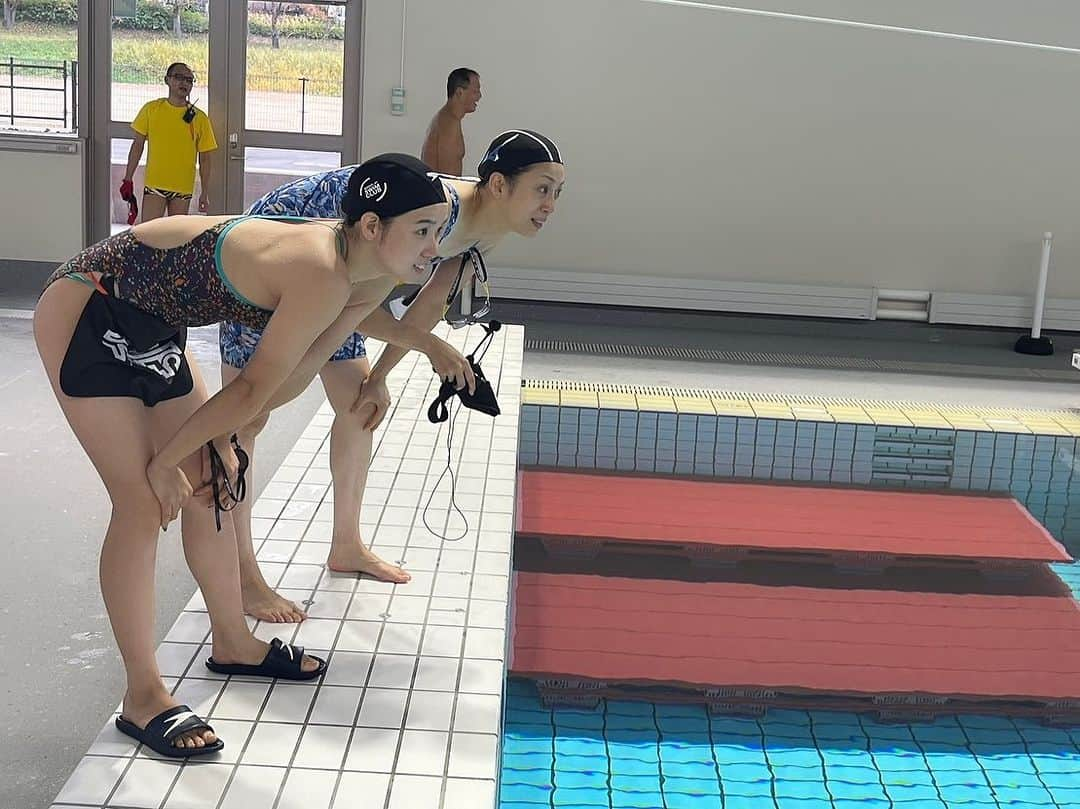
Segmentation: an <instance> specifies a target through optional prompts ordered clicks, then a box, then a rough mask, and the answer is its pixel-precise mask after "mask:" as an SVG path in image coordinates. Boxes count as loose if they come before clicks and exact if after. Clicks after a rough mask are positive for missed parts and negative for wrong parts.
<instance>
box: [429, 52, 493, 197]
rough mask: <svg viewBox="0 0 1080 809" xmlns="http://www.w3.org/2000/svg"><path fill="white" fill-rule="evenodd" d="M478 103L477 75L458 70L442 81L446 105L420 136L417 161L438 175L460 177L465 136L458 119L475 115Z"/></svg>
mask: <svg viewBox="0 0 1080 809" xmlns="http://www.w3.org/2000/svg"><path fill="white" fill-rule="evenodd" d="M479 102H480V74H479V73H477V72H476V71H475V70H472V69H470V68H467V67H459V68H457V69H456V70H453V71H451V72H450V75H449V76H447V77H446V103H445V104H444V105H443V106H442V108H441V109H440V110H439V111H438V112H437V113H435V117H434V118H432V119H431V124H430V126H428V131H427V135H426V136H424V148H423V150H422V151H421V152H420V156H421V159H422V160H423V161H424V162H425V163H427V164H428V165H429V166H431V167H432V168H433V169H435V171H437V172H439V173H441V174H451V175H453V176H455V177H459V176H461V166H462V163H463V162H464V160H465V136H464V135H463V134H462V133H461V119H462V118H464V117H465V116H466V115H468V114H469V113H470V112H476V105H477V104H478V103H479Z"/></svg>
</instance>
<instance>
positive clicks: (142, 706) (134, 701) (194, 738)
mask: <svg viewBox="0 0 1080 809" xmlns="http://www.w3.org/2000/svg"><path fill="white" fill-rule="evenodd" d="M179 704H180V703H179V702H177V701H176V700H175V699H173V696H172V694H170V693H169V692H168V691H166V690H165V689H164V688H162V689H161V690H160V691H157V692H155V693H154V694H153V695H151V696H146V697H142V698H136V697H135V696H134V695H133V694H132V693H131V692H130V691H129V692H128V693H127V694H125V695H124V706H123V709H122V710H121V713H120V716H121V717H123V718H124V719H126V720H127V721H128V722H131V724H133V725H135V726H136V727H137V728H140V729H142V730H145V729H146V726H147V725H148V724H149V723H150V720H151V719H153V718H154V717H155V716H157V715H158V714H160V713H162V712H163V711H167V710H168V709H169V708H175V707H176V706H177V705H179ZM216 741H217V736H216V735H215V734H214V732H213V731H210V730H200V731H192V732H191V733H184V734H182V735H180V736H177V737H176V739H174V740H173V747H185V748H189V749H191V748H196V747H206V745H208V744H213V743H214V742H216Z"/></svg>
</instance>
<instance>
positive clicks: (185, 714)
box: [34, 155, 473, 757]
mask: <svg viewBox="0 0 1080 809" xmlns="http://www.w3.org/2000/svg"><path fill="white" fill-rule="evenodd" d="M372 191H374V193H365V192H372ZM447 209H448V206H447V204H446V197H445V192H444V191H443V190H442V186H441V184H439V183H437V182H433V181H432V180H431V178H430V177H429V176H428V173H427V167H426V166H424V164H422V163H421V162H420V161H419V160H416V159H415V158H411V157H408V156H406V155H383V156H381V157H380V158H376V159H374V160H371V161H368V162H367V163H365V164H364V165H363V166H362V167H361V170H358V171H357V173H356V174H355V175H353V177H351V178H350V181H349V184H348V186H347V189H346V192H345V196H344V204H343V210H344V214H345V215H344V219H343V220H338V221H336V222H325V221H318V220H300V221H293V222H281V221H271V220H269V219H265V218H259V217H246V216H242V217H203V216H171V217H168V218H167V219H158V220H155V221H153V222H148V223H145V224H142V225H139V226H137V227H135V228H133V229H132V230H130V231H126V232H124V233H120V234H117V235H116V236H112V237H110V238H108V239H105V240H104V241H102V242H100V243H98V244H96V245H93V246H92V247H89V248H87V249H86V250H84V251H82V252H81V253H80V254H79V255H77V256H75V257H74V258H73V259H71V260H70V261H68V262H66V263H64V264H63V265H62V266H61V267H60V268H59V269H58V270H57V271H56V272H55V273H54V274H53V277H52V278H51V279H50V281H49V284H48V286H47V287H46V289H45V291H44V292H43V293H42V296H41V299H40V300H39V301H38V305H37V308H36V310H35V313H34V338H35V341H36V343H37V348H38V352H39V354H40V356H41V359H42V363H43V364H44V366H45V371H46V373H47V375H48V377H49V382H50V383H51V385H52V387H53V391H54V393H55V394H56V398H57V400H58V402H59V404H60V407H61V409H62V410H63V412H64V415H65V416H66V417H67V420H68V422H69V424H70V425H71V427H72V430H73V431H74V432H75V435H76V436H77V438H78V439H79V441H80V442H81V444H82V446H83V448H84V449H85V450H86V453H87V455H88V456H89V457H90V460H91V461H92V462H93V464H94V466H95V468H96V469H97V471H98V473H99V474H100V475H101V479H102V482H103V483H104V484H105V487H106V489H107V490H108V493H109V497H110V499H111V501H112V516H111V520H110V522H109V529H108V533H107V534H106V536H105V541H104V544H103V546H102V550H101V562H100V573H101V588H102V595H103V596H104V599H105V604H106V607H107V609H108V612H109V619H110V621H111V623H112V627H113V632H114V634H115V636H116V640H117V645H118V646H119V648H120V653H121V655H122V657H123V660H124V667H125V670H126V674H127V690H126V692H125V694H124V700H123V708H122V713H121V715H120V716H119V717H118V718H117V726H118V727H119V728H120V730H121V731H123V732H124V733H127V734H128V735H130V736H132V737H134V738H135V739H137V740H138V741H140V742H142V743H144V744H146V745H148V746H149V747H151V748H152V749H153V750H155V751H156V752H158V753H160V754H162V755H166V756H178V757H186V756H192V755H203V754H206V753H213V752H216V751H217V750H220V749H221V747H222V743H221V741H220V740H219V739H217V738H216V736H215V735H214V733H213V731H212V729H211V728H210V726H209V725H208V724H207V723H206V722H205V721H203V720H202V719H200V718H199V717H197V716H196V715H195V714H194V713H193V712H192V711H191V710H190V709H188V708H187V707H186V706H182V705H178V704H177V702H176V700H175V699H174V698H173V696H172V694H170V692H169V690H168V688H167V687H166V686H165V684H164V683H163V682H162V680H161V674H160V671H159V670H158V665H157V662H156V660H155V654H154V567H155V555H156V548H157V535H158V532H159V530H162V529H164V528H166V527H167V526H168V525H169V523H170V522H172V521H173V520H174V519H176V517H177V516H178V515H179V514H181V513H182V514H183V519H182V526H181V527H182V535H183V542H184V551H185V555H186V557H187V560H188V565H189V567H190V568H191V571H192V573H193V574H194V576H195V579H196V581H197V582H198V584H199V588H200V589H201V591H202V594H203V597H204V599H205V602H206V606H207V610H208V611H209V614H210V625H211V629H212V634H213V654H212V657H211V658H210V659H208V660H207V661H206V666H207V667H208V668H210V669H211V670H213V671H215V672H219V673H223V674H244V675H249V676H268V677H277V678H284V679H294V680H305V679H312V678H314V677H318V676H320V675H321V674H322V673H323V671H325V669H326V663H325V661H322V660H320V659H318V658H316V657H313V656H309V655H304V654H303V650H302V649H300V648H298V647H293V646H291V645H289V644H286V643H282V642H281V641H279V640H276V639H275V641H274V642H273V643H271V644H266V643H264V642H263V641H261V640H259V639H258V638H256V637H255V636H254V635H252V633H251V630H250V629H249V628H248V626H247V623H246V622H245V620H244V616H243V611H242V605H241V596H240V574H239V569H238V565H237V556H236V550H235V546H234V543H235V539H234V538H233V536H232V535H231V533H230V532H231V521H230V520H228V519H226V520H224V522H223V523H222V525H221V526H220V527H224V528H225V529H227V530H226V531H225V533H224V534H223V535H221V536H219V535H217V532H216V531H215V517H216V516H217V517H220V514H219V513H218V511H217V509H219V508H221V509H227V508H228V507H229V506H230V505H231V504H232V503H234V502H235V501H237V500H240V499H242V498H243V487H242V485H241V481H242V474H243V473H242V469H243V467H242V465H241V462H240V459H239V458H238V453H235V452H234V446H235V445H233V444H231V442H230V440H229V436H230V435H231V434H232V433H234V432H235V431H236V429H237V428H239V427H241V426H242V425H244V424H246V423H248V422H250V421H251V420H252V419H253V418H255V417H257V416H258V415H259V414H260V413H263V412H267V411H269V409H270V408H272V407H276V406H278V405H279V404H282V403H284V402H286V401H288V400H289V399H291V398H293V397H294V396H296V395H297V394H298V393H299V392H301V391H303V390H304V389H305V388H306V387H307V385H308V384H309V383H310V381H311V379H312V378H313V377H314V375H315V374H316V373H317V372H318V369H319V368H321V367H322V365H323V364H324V363H325V362H326V361H327V358H328V357H329V356H330V355H331V354H332V353H333V352H334V350H335V349H336V348H337V346H339V345H341V342H342V340H343V339H345V337H346V336H347V335H349V334H350V333H352V331H353V330H354V329H356V328H357V327H358V326H362V327H363V328H365V329H368V330H369V331H372V333H376V334H378V333H380V332H381V333H382V334H381V335H380V336H382V335H383V334H384V335H385V337H384V338H383V339H392V340H395V341H400V342H402V343H409V342H413V343H414V344H416V345H418V346H419V347H421V350H424V351H425V352H426V353H428V356H429V357H431V358H432V361H433V363H434V364H436V365H437V366H442V368H441V369H440V372H441V373H445V374H448V375H452V376H455V377H457V379H458V382H459V384H466V382H467V383H468V384H469V385H470V386H472V384H473V381H469V378H470V376H471V370H467V369H468V364H467V362H466V361H465V358H464V357H462V356H461V354H460V352H458V351H456V350H455V349H453V348H452V347H451V346H449V345H448V344H446V343H445V342H442V341H439V340H437V339H436V338H433V337H432V335H430V334H429V333H428V331H427V330H424V331H421V330H418V329H414V328H413V329H411V328H410V327H409V326H408V325H406V324H398V323H397V322H396V321H394V319H393V317H391V316H390V315H388V314H386V313H385V312H382V310H381V309H379V304H380V303H381V302H382V301H383V300H384V299H385V297H386V295H387V294H388V293H389V292H390V290H392V289H393V288H394V287H395V286H397V285H398V284H399V283H401V282H403V281H409V280H412V279H418V278H422V277H423V274H426V263H427V261H428V260H429V259H430V258H431V257H433V256H434V255H435V254H436V241H435V239H436V235H437V231H438V227H439V225H440V224H441V223H442V222H443V221H444V220H445V219H446V215H447ZM226 318H230V319H236V320H239V321H240V322H243V323H246V324H248V325H249V326H253V327H258V328H265V337H264V339H263V341H262V344H261V345H260V346H259V350H258V351H257V352H256V353H255V355H254V356H253V357H252V358H251V361H250V362H249V363H248V365H247V367H246V368H245V370H244V372H243V373H242V374H240V375H239V377H238V378H237V379H236V380H235V381H233V382H232V383H231V384H229V385H227V386H225V387H224V388H223V389H222V390H221V391H220V392H219V393H218V394H216V395H215V396H214V397H212V398H209V397H208V396H207V392H206V389H205V386H204V385H203V383H202V380H201V378H200V376H199V373H198V368H197V367H196V366H195V363H194V361H193V360H192V358H191V356H190V355H188V354H187V353H186V352H185V349H184V343H185V338H186V328H187V327H189V326H199V325H207V324H210V323H216V322H220V321H221V320H224V319H226ZM240 455H241V457H242V454H240ZM211 495H212V496H211ZM223 498H224V500H225V502H223ZM212 505H213V506H214V508H213V509H212V508H211V506H212Z"/></svg>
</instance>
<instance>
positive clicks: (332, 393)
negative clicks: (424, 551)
mask: <svg viewBox="0 0 1080 809" xmlns="http://www.w3.org/2000/svg"><path fill="white" fill-rule="evenodd" d="M370 373H371V364H370V363H369V362H368V360H367V359H366V358H363V359H355V360H339V361H337V362H328V363H327V364H326V365H325V366H323V369H322V371H320V372H319V376H320V377H322V383H323V388H324V389H325V390H326V397H327V398H328V399H329V400H330V405H331V407H333V408H334V424H333V426H332V427H331V428H330V473H331V475H332V476H333V482H334V529H333V535H332V537H333V538H332V544H331V546H330V556H329V558H328V559H327V565H328V566H329V567H330V569H331V570H336V571H341V572H349V573H353V572H356V573H364V574H366V575H368V576H372V577H374V578H376V579H380V580H382V581H392V582H396V583H398V584H404V583H405V582H408V581H409V580H410V579H411V578H412V577H411V576H410V575H409V574H408V573H406V572H405V571H404V570H403V569H402V568H400V567H398V566H397V565H393V564H390V563H389V562H386V561H383V560H382V559H380V558H379V557H378V556H376V555H375V554H374V553H372V552H371V551H370V550H369V549H368V548H367V546H365V545H364V540H363V539H362V538H361V536H360V508H361V506H362V505H363V500H364V487H365V486H366V485H367V475H368V467H369V466H370V464H371V443H372V435H371V431H370V430H365V429H364V421H365V420H366V419H367V417H368V416H369V415H370V414H369V413H351V412H349V409H350V408H351V407H352V404H353V402H355V401H356V397H357V396H358V395H359V394H360V388H361V386H362V385H363V382H364V380H365V379H367V378H368V375H369V374H370Z"/></svg>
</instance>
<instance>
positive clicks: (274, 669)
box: [206, 638, 326, 680]
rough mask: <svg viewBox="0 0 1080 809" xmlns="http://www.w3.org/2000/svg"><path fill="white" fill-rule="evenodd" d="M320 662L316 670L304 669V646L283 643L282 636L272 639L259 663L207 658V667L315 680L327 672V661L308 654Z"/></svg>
mask: <svg viewBox="0 0 1080 809" xmlns="http://www.w3.org/2000/svg"><path fill="white" fill-rule="evenodd" d="M308 657H311V658H314V659H315V660H317V661H318V662H319V667H318V668H316V669H315V670H314V671H304V670H303V669H302V668H301V667H300V666H301V664H302V662H303V660H304V647H303V646H293V645H292V644H290V643H283V642H282V641H281V639H280V638H274V639H273V640H272V641H270V651H268V652H267V653H266V657H264V658H263V662H262V663H259V664H258V665H255V666H253V665H250V664H248V663H217V662H215V660H214V658H212V657H211V658H207V661H206V667H207V668H208V669H210V671H214V672H217V673H218V674H233V675H240V676H244V677H273V678H275V679H278V680H314V679H315V678H316V677H321V676H322V675H323V674H325V673H326V661H325V660H323V659H322V658H321V657H315V655H308Z"/></svg>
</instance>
